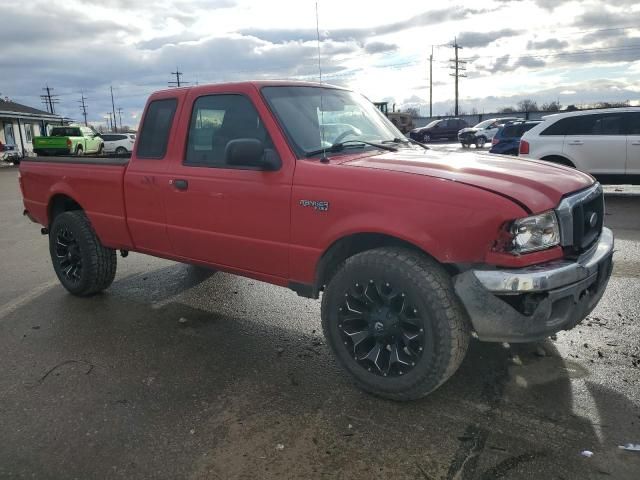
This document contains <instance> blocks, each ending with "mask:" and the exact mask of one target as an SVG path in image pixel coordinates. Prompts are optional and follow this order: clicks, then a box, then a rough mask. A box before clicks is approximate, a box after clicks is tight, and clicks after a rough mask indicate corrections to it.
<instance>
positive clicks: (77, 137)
mask: <svg viewBox="0 0 640 480" xmlns="http://www.w3.org/2000/svg"><path fill="white" fill-rule="evenodd" d="M103 148H104V141H103V140H102V138H101V137H100V135H99V134H98V132H96V131H95V130H94V129H92V128H90V127H82V126H73V125H71V126H66V127H53V129H52V130H51V135H49V136H48V137H34V138H33V151H34V152H35V153H37V154H38V155H78V156H81V155H85V154H87V153H97V154H101V153H102V149H103Z"/></svg>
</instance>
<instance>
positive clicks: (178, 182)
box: [169, 178, 189, 190]
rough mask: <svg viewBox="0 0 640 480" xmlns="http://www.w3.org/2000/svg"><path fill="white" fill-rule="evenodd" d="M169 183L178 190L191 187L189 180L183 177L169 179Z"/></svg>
mask: <svg viewBox="0 0 640 480" xmlns="http://www.w3.org/2000/svg"><path fill="white" fill-rule="evenodd" d="M169 185H173V186H174V187H175V188H176V189H177V190H186V189H187V188H189V182H187V181H186V180H183V179H181V178H175V179H172V180H169Z"/></svg>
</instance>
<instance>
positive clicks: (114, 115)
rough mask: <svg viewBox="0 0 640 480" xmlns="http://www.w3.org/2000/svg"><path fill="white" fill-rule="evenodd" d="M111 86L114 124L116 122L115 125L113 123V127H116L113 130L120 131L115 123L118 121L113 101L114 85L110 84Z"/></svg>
mask: <svg viewBox="0 0 640 480" xmlns="http://www.w3.org/2000/svg"><path fill="white" fill-rule="evenodd" d="M109 88H110V89H111V109H112V111H113V124H114V125H113V127H114V128H113V131H114V132H115V133H118V126H117V125H116V124H115V123H116V105H115V103H114V102H113V86H112V85H110V86H109Z"/></svg>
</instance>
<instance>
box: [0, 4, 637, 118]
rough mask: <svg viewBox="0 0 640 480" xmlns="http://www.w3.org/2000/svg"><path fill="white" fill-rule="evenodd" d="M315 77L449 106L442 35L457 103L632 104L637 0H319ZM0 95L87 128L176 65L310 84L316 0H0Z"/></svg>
mask: <svg viewBox="0 0 640 480" xmlns="http://www.w3.org/2000/svg"><path fill="white" fill-rule="evenodd" d="M317 5H318V25H319V29H318V30H319V34H320V64H321V67H322V73H323V77H322V80H323V81H325V82H327V83H331V84H336V85H341V86H347V87H349V88H352V89H354V90H357V91H359V92H360V93H362V94H364V95H365V96H366V97H367V98H369V99H370V100H372V101H389V102H390V106H391V104H394V103H395V104H396V108H397V109H404V108H408V107H416V108H418V109H419V111H420V113H421V114H423V115H428V113H429V73H428V72H429V55H430V54H431V49H432V46H433V113H434V115H445V114H447V113H449V112H451V111H452V110H453V103H454V101H453V99H454V86H453V77H452V76H450V73H452V70H450V68H449V67H450V62H449V59H450V58H452V57H453V48H451V46H450V45H451V44H452V43H453V41H454V39H457V42H458V44H459V45H461V46H462V47H463V48H462V49H461V50H460V51H459V52H460V58H461V59H465V60H466V61H467V63H466V68H467V69H466V72H465V73H466V75H467V76H466V78H461V79H460V109H461V110H462V111H464V112H471V111H477V112H479V113H482V112H491V111H495V110H496V109H497V108H501V107H506V106H513V105H515V104H517V102H518V101H520V100H523V99H525V98H528V99H533V100H536V101H537V102H538V104H542V103H545V102H551V101H559V102H560V103H561V104H562V105H564V106H566V105H569V104H576V103H577V104H583V103H590V102H596V101H625V100H629V101H631V102H633V103H634V104H635V103H640V1H639V0H630V1H629V0H615V1H611V0H596V1H590V0H589V1H564V0H482V1H478V0H476V1H472V2H448V1H447V2H425V1H424V0H418V1H414V0H403V1H402V2H388V1H385V2H380V1H372V0H366V1H365V0H351V1H345V0H319V1H318V2H317ZM0 19H1V21H0V95H1V96H2V97H5V96H6V97H9V98H10V99H11V100H14V101H16V102H19V103H23V104H26V105H31V106H34V107H40V108H43V109H44V106H43V105H42V104H41V99H40V95H41V94H43V93H44V92H43V90H42V89H43V87H45V86H46V85H48V86H49V87H52V88H53V89H54V90H53V93H54V94H56V95H59V97H57V99H58V101H59V103H58V104H57V105H56V106H55V108H56V113H60V114H62V115H65V116H67V117H70V118H72V119H75V120H80V119H81V118H82V115H81V110H80V103H79V100H80V98H81V95H83V94H84V96H85V97H86V98H87V101H86V103H87V106H88V117H89V121H90V122H91V123H93V124H98V123H99V122H104V121H105V116H106V114H107V112H109V111H111V97H110V91H109V88H110V86H113V93H114V98H115V107H116V109H117V108H122V123H123V124H125V125H131V126H134V127H135V126H136V125H137V124H138V122H139V120H140V114H141V111H142V110H143V108H144V104H145V101H146V98H147V96H148V95H149V94H150V93H151V92H153V91H155V90H159V89H163V88H167V86H168V84H167V82H168V81H170V80H175V78H172V76H171V72H175V71H176V69H179V70H180V71H181V72H183V73H184V75H183V77H182V80H183V81H185V82H190V84H195V83H198V84H204V83H218V82H225V81H238V80H248V79H283V78H288V79H297V80H312V81H317V80H318V75H319V71H318V43H317V30H316V2H315V0H313V1H312V0H297V1H284V0H268V1H258V0H154V1H147V0H46V1H40V0H30V1H28V2H24V3H23V2H17V1H15V0H0Z"/></svg>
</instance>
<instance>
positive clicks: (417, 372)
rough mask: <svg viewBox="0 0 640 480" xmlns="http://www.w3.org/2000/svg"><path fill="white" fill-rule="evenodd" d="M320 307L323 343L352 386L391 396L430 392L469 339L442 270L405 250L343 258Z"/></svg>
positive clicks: (461, 355) (457, 361) (445, 376)
mask: <svg viewBox="0 0 640 480" xmlns="http://www.w3.org/2000/svg"><path fill="white" fill-rule="evenodd" d="M358 312H359V313H358ZM321 313H322V327H323V330H324V334H325V337H326V339H327V342H328V344H329V345H330V346H331V349H332V350H333V352H334V354H335V356H336V358H337V360H338V362H339V363H340V364H341V366H342V367H343V368H344V369H345V370H347V371H348V372H349V373H350V374H351V375H352V377H353V380H354V381H355V383H356V385H357V386H358V387H360V388H361V389H363V390H365V391H367V392H370V393H372V394H374V395H377V396H380V397H384V398H388V399H391V400H400V401H406V400H414V399H417V398H421V397H424V396H425V395H427V394H429V393H430V392H432V391H434V390H435V389H436V388H438V387H439V386H440V385H442V383H444V382H445V381H446V380H447V379H448V378H449V377H450V376H451V375H453V373H454V372H455V371H456V370H457V369H458V367H459V366H460V363H461V362H462V360H463V358H464V356H465V354H466V351H467V347H468V345H469V338H470V333H469V320H468V318H467V314H466V312H465V310H464V308H463V306H462V305H461V303H460V301H459V300H458V298H457V296H456V295H455V293H454V290H453V286H452V283H451V279H450V277H449V275H448V274H447V273H446V272H445V270H444V269H443V268H442V267H441V266H440V265H439V264H438V263H437V262H435V261H434V260H432V259H430V258H428V257H427V256H426V255H422V254H420V253H418V252H414V251H412V250H409V249H404V248H389V247H386V248H378V249H374V250H368V251H365V252H362V253H359V254H356V255H354V256H352V257H350V258H348V259H347V260H346V261H345V263H344V264H343V265H342V266H341V267H340V268H339V269H338V271H337V272H336V274H335V275H334V276H333V278H332V279H331V280H330V281H329V283H328V285H327V288H326V290H325V292H324V295H323V297H322V310H321ZM365 337H366V338H365Z"/></svg>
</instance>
